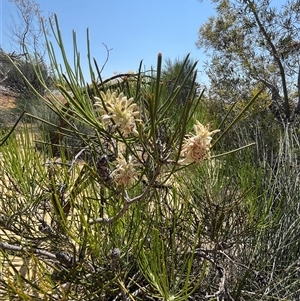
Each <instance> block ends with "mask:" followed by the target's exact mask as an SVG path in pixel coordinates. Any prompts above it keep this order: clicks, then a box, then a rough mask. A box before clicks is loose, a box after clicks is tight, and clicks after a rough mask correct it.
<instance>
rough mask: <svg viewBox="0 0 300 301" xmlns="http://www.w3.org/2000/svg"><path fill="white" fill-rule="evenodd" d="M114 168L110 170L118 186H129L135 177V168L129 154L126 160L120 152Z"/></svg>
mask: <svg viewBox="0 0 300 301" xmlns="http://www.w3.org/2000/svg"><path fill="white" fill-rule="evenodd" d="M117 162H118V164H117V166H116V169H115V170H114V171H113V172H112V174H111V176H112V177H113V179H114V181H115V182H116V184H117V185H118V186H124V187H129V186H130V185H131V184H132V183H133V181H134V180H135V179H136V178H137V173H136V170H135V165H136V164H135V163H134V161H133V159H132V157H131V156H129V157H128V161H126V159H125V158H124V156H123V155H122V154H120V155H119V157H118V159H117Z"/></svg>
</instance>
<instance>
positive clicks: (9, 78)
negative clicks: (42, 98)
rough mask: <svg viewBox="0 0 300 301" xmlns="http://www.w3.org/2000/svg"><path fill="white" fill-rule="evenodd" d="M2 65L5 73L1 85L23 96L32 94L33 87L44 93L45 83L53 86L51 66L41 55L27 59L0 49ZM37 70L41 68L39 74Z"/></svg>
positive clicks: (0, 62) (0, 64) (0, 63)
mask: <svg viewBox="0 0 300 301" xmlns="http://www.w3.org/2000/svg"><path fill="white" fill-rule="evenodd" d="M0 66H1V72H2V74H3V80H2V81H1V85H3V86H4V87H6V88H7V89H9V90H11V91H14V92H16V93H18V94H20V95H22V97H26V96H30V95H31V96H32V95H33V91H32V88H33V89H35V90H36V91H37V92H38V93H40V94H43V93H44V85H47V86H49V87H50V86H51V77H50V72H49V68H48V67H47V65H46V64H45V63H44V61H43V60H42V59H41V58H39V57H32V58H31V59H25V58H24V57H23V56H22V55H18V54H15V53H11V54H9V53H5V52H4V51H3V50H2V49H0ZM16 67H17V68H16ZM18 69H19V70H18ZM36 70H39V76H37V73H36ZM20 72H21V73H20ZM22 74H23V75H22ZM24 76H25V77H26V80H25V79H24ZM0 79H1V78H0Z"/></svg>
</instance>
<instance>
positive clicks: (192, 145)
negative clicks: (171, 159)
mask: <svg viewBox="0 0 300 301" xmlns="http://www.w3.org/2000/svg"><path fill="white" fill-rule="evenodd" d="M194 130H195V132H196V135H194V136H192V135H189V137H188V138H186V139H185V140H184V141H183V146H182V150H181V153H180V156H181V157H183V159H181V160H179V162H178V163H179V164H190V163H196V164H199V163H201V162H202V161H203V160H205V159H209V158H210V148H211V140H212V136H213V135H214V134H215V133H218V132H219V131H220V130H214V131H211V132H210V131H209V125H206V126H204V125H203V124H201V123H200V122H199V121H198V120H197V121H196V124H195V125H194Z"/></svg>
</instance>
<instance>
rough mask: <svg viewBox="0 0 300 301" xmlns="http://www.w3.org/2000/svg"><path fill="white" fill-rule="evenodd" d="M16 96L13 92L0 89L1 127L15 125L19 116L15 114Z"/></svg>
mask: <svg viewBox="0 0 300 301" xmlns="http://www.w3.org/2000/svg"><path fill="white" fill-rule="evenodd" d="M15 98H16V95H15V94H14V93H13V92H10V91H6V90H3V89H0V127H1V128H2V127H4V128H5V127H7V126H10V125H11V124H13V122H14V121H15V120H16V118H17V116H16V114H15V113H14V108H15V107H16V104H15Z"/></svg>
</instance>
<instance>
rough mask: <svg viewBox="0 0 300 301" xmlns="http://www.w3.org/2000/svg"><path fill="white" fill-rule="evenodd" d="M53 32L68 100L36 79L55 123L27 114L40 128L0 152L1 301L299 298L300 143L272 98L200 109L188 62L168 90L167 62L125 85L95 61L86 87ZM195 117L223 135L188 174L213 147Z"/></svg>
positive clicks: (23, 132)
mask: <svg viewBox="0 0 300 301" xmlns="http://www.w3.org/2000/svg"><path fill="white" fill-rule="evenodd" d="M53 33H54V37H55V39H56V41H57V43H58V45H59V47H60V50H61V54H62V58H63V65H64V68H61V66H60V65H59V64H58V62H57V60H56V56H57V54H56V53H55V52H54V51H53V47H52V45H51V43H50V42H49V41H48V51H49V56H50V59H51V64H52V66H54V68H55V76H56V84H57V89H58V90H59V92H60V95H58V94H57V93H54V92H53V91H51V89H49V87H47V85H46V84H45V82H44V81H43V77H42V76H41V75H39V72H38V71H39V70H38V69H36V72H37V75H39V79H40V81H41V83H42V84H43V87H44V89H46V90H47V97H45V96H44V95H41V94H40V93H39V91H38V90H35V89H34V87H33V86H31V84H30V82H29V80H27V79H26V77H24V78H25V82H26V84H28V85H29V86H30V87H31V88H33V91H35V93H36V95H37V96H38V99H39V101H40V102H41V103H43V105H44V106H46V108H47V110H49V112H51V114H53V116H56V118H57V120H58V121H53V120H52V118H46V117H44V116H42V115H36V114H27V117H30V118H33V119H34V120H36V121H37V122H38V123H39V130H40V131H36V128H30V126H33V124H29V125H27V126H24V127H22V128H19V130H18V131H11V132H8V133H3V135H2V137H3V139H2V140H1V142H2V143H1V145H0V152H1V160H0V191H1V196H2V197H1V199H0V208H1V209H0V232H1V241H0V254H1V257H0V258H1V266H2V278H1V281H0V296H1V298H2V299H3V300H95V301H96V300H152V301H153V300H168V301H172V300H180V301H181V300H297V298H299V277H298V276H299V275H298V273H299V263H298V258H299V255H300V254H299V247H298V237H299V229H300V227H299V222H298V215H299V212H298V211H299V210H298V209H299V208H298V207H299V206H298V195H299V191H298V190H299V188H298V187H299V185H298V172H297V167H298V157H299V152H298V148H299V139H298V136H299V133H298V132H297V130H296V129H295V128H292V127H291V126H289V127H285V128H284V131H282V125H279V123H277V121H275V120H274V118H273V116H272V115H271V114H270V113H269V115H268V114H267V112H269V110H268V101H269V99H268V98H267V96H266V95H265V94H264V92H263V90H255V89H253V90H252V91H251V90H249V95H250V97H249V98H248V99H249V100H247V99H246V98H245V100H244V103H241V102H240V103H237V104H236V105H235V106H230V105H229V104H228V102H226V101H225V102H224V103H216V102H212V101H211V99H204V98H202V96H203V94H201V95H200V96H198V95H197V92H196V86H197V85H196V74H197V73H196V64H189V62H190V60H189V57H188V56H187V57H186V59H185V60H184V61H183V65H182V68H181V69H180V70H179V73H178V74H176V76H177V77H175V82H177V83H178V86H176V87H174V88H172V89H171V90H169V89H168V87H167V86H166V84H165V81H164V80H162V79H163V72H162V70H163V68H162V56H161V54H159V55H158V60H157V68H156V70H152V71H151V72H150V73H145V72H142V71H141V68H139V70H138V71H137V73H136V74H131V75H126V76H122V77H118V78H117V81H114V80H115V79H116V78H112V79H109V80H108V81H103V80H102V79H101V73H100V72H98V71H99V68H98V66H97V64H95V65H93V64H92V61H89V64H90V77H91V81H92V84H91V85H86V80H85V79H84V76H83V71H82V69H81V65H80V60H79V54H78V53H77V50H76V39H75V37H74V66H72V67H71V65H70V62H69V61H68V59H67V56H66V54H65V50H64V45H63V39H62V37H61V34H60V31H59V27H58V23H56V24H54V25H53ZM89 57H91V55H90V54H89ZM93 63H95V62H93ZM94 69H95V70H96V72H95V71H94ZM61 70H66V73H65V74H63V73H61ZM97 78H99V79H100V81H97V80H96V79H97ZM182 79H183V80H182ZM187 87H188V93H187V94H186V101H185V105H184V106H178V105H177V104H178V96H179V95H181V92H182V91H183V90H184V89H187ZM114 93H115V94H114ZM121 93H123V94H121ZM61 96H62V97H63V99H62V97H61ZM262 101H265V106H262ZM216 104H217V105H218V106H216ZM174 107H176V108H177V110H174ZM45 115H46V114H45ZM200 118H201V119H200ZM196 120H200V121H201V122H203V123H204V124H206V122H209V123H210V126H211V130H210V131H213V129H215V128H217V126H219V127H220V129H221V130H222V131H221V133H220V134H216V135H218V136H216V138H213V141H212V145H213V150H214V153H213V154H212V155H211V160H202V161H201V160H200V162H199V164H195V162H194V163H192V164H187V165H186V164H183V162H184V159H185V158H184V157H185V156H188V155H187V153H186V152H183V150H184V149H186V148H188V146H190V144H189V143H191V141H196V142H199V141H201V143H203V144H205V143H207V141H208V142H209V146H211V145H210V138H211V136H212V134H211V133H209V130H208V128H204V127H203V129H202V128H201V127H198V128H197V127H195V121H196ZM44 127H51V128H52V129H53V135H54V136H52V137H48V136H49V135H48V134H49V131H48V129H46V130H45V128H44ZM201 129H202V131H203V133H200V132H201V131H200V130H201ZM43 130H44V131H45V132H43ZM195 131H196V133H195ZM197 131H198V133H197ZM43 135H44V136H43ZM201 135H203V136H204V137H201V139H199V137H200V136H201ZM196 138H197V139H198V140H197V139H196ZM216 142H217V143H216ZM253 142H256V145H254V144H253ZM37 143H38V145H39V147H38V148H37V147H36V146H37ZM201 143H200V144H201ZM247 146H248V147H247ZM242 148H243V150H240V151H239V152H238V153H237V152H234V150H235V149H242ZM197 150H198V151H199V152H195V153H193V154H194V155H195V157H196V158H198V157H199V156H200V155H199V154H202V152H203V149H202V148H198V149H197ZM200 150H201V151H200ZM225 153H226V156H225V155H224V154H225ZM205 155H208V154H207V153H206V154H205ZM197 156H198V157H197Z"/></svg>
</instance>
